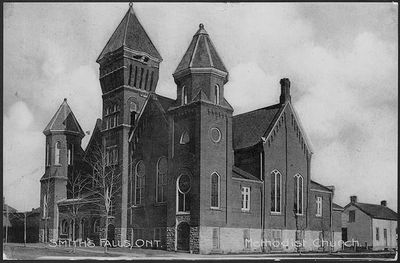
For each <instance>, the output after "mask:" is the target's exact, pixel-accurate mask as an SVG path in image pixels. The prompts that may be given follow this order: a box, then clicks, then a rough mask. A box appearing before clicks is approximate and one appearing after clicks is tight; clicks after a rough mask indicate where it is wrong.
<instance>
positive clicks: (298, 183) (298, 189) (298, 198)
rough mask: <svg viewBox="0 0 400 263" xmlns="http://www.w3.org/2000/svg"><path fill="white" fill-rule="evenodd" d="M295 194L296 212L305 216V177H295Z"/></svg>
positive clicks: (297, 175)
mask: <svg viewBox="0 0 400 263" xmlns="http://www.w3.org/2000/svg"><path fill="white" fill-rule="evenodd" d="M294 191H295V192H294V193H295V200H294V210H295V211H296V214H298V215H302V214H303V177H302V176H301V175H299V174H296V175H295V176H294Z"/></svg>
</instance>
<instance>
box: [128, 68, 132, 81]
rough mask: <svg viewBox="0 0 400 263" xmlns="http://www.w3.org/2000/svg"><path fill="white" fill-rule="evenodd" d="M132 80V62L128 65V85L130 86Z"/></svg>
mask: <svg viewBox="0 0 400 263" xmlns="http://www.w3.org/2000/svg"><path fill="white" fill-rule="evenodd" d="M131 82H132V64H130V65H129V79H128V85H129V86H130V85H131Z"/></svg>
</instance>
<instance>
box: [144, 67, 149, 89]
mask: <svg viewBox="0 0 400 263" xmlns="http://www.w3.org/2000/svg"><path fill="white" fill-rule="evenodd" d="M148 79H149V70H146V79H145V80H144V90H147V80H148Z"/></svg>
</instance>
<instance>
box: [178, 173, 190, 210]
mask: <svg viewBox="0 0 400 263" xmlns="http://www.w3.org/2000/svg"><path fill="white" fill-rule="evenodd" d="M190 188H191V185H190V176H189V175H188V174H186V173H184V174H181V175H180V176H179V177H178V180H176V199H177V206H176V207H177V212H189V211H190V195H189V192H190Z"/></svg>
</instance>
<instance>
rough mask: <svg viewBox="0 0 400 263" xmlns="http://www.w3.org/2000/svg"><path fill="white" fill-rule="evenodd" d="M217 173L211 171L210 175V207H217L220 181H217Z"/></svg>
mask: <svg viewBox="0 0 400 263" xmlns="http://www.w3.org/2000/svg"><path fill="white" fill-rule="evenodd" d="M219 180H220V178H219V175H218V174H217V173H213V174H212V175H211V207H212V208H219V191H220V183H219Z"/></svg>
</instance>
